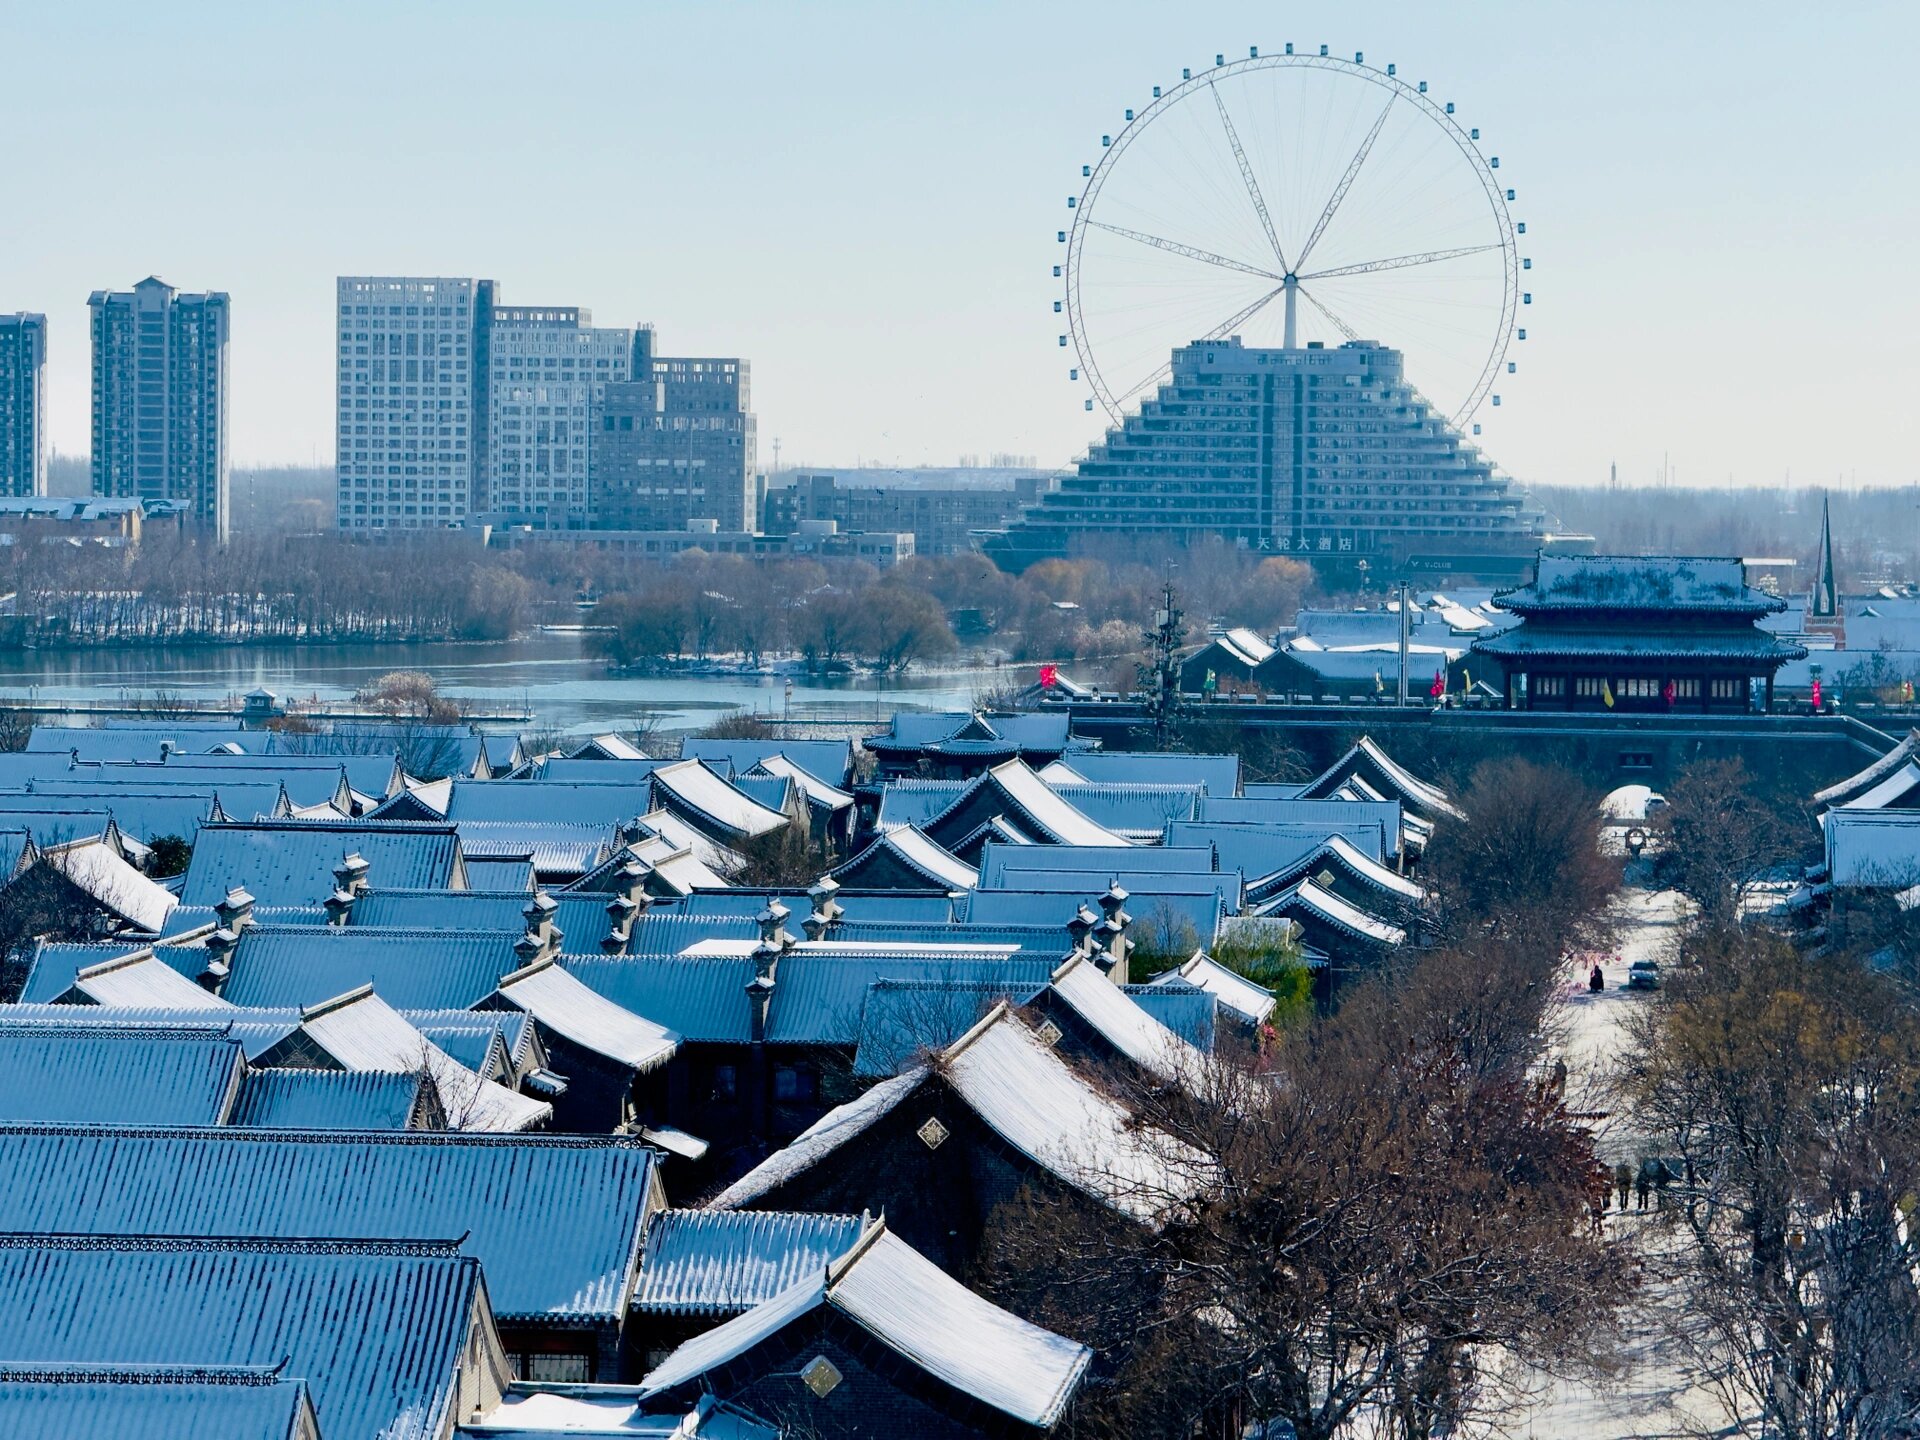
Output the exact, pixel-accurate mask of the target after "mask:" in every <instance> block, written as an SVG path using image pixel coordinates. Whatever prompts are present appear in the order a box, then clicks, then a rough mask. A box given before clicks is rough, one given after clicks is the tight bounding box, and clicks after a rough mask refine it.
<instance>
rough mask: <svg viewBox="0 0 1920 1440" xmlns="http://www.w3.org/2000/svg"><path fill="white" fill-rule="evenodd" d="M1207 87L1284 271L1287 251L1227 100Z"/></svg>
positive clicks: (1262, 224)
mask: <svg viewBox="0 0 1920 1440" xmlns="http://www.w3.org/2000/svg"><path fill="white" fill-rule="evenodd" d="M1207 89H1208V90H1209V91H1210V92H1211V93H1212V95H1213V103H1214V106H1215V107H1216V108H1217V109H1218V110H1219V111H1220V127H1221V128H1222V129H1223V130H1225V131H1226V132H1227V144H1229V145H1231V146H1232V147H1233V158H1234V160H1235V161H1236V162H1237V163H1238V164H1239V166H1240V178H1241V180H1242V181H1244V182H1245V184H1246V187H1247V195H1248V196H1249V198H1251V199H1252V201H1253V208H1254V210H1255V212H1256V213H1257V214H1258V215H1259V216H1260V225H1261V228H1262V229H1264V230H1265V231H1266V232H1267V243H1268V244H1270V245H1272V246H1273V258H1274V259H1276V260H1278V261H1279V262H1280V268H1281V270H1283V271H1284V270H1286V269H1287V252H1286V251H1285V250H1283V249H1281V248H1280V237H1279V236H1278V235H1277V234H1275V233H1274V229H1273V217H1272V216H1271V215H1269V214H1268V213H1267V202H1266V200H1265V199H1264V198H1263V197H1262V196H1261V194H1260V182H1259V181H1258V180H1255V179H1254V178H1253V166H1251V165H1249V164H1248V163H1247V152H1246V151H1245V150H1243V149H1242V148H1241V147H1240V134H1239V132H1238V131H1236V130H1235V129H1234V128H1233V117H1232V116H1231V115H1229V114H1227V102H1226V100H1225V99H1224V98H1223V97H1222V96H1221V94H1220V87H1219V86H1217V85H1209V86H1207Z"/></svg>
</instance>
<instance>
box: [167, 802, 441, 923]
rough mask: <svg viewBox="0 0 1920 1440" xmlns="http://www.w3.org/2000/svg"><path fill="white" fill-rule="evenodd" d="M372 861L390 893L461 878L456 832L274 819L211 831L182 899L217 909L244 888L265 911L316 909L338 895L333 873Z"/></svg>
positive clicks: (376, 881)
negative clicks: (350, 860) (354, 859)
mask: <svg viewBox="0 0 1920 1440" xmlns="http://www.w3.org/2000/svg"><path fill="white" fill-rule="evenodd" d="M351 854H358V855H359V856H360V857H361V858H362V859H364V860H365V861H366V862H367V880H368V883H370V884H373V885H380V886H384V887H387V888H390V889H410V890H444V889H446V888H447V887H448V886H449V885H450V884H451V883H452V881H453V879H454V877H455V875H456V874H457V873H459V872H458V867H459V860H460V844H459V840H458V839H457V838H456V836H455V833H454V829H453V827H452V826H451V825H431V824H415V825H403V824H373V825H363V824H355V823H354V822H352V821H347V820H343V821H324V820H276V821H272V822H270V823H257V824H246V825H205V826H202V827H201V830H200V837H199V839H198V840H197V841H196V842H195V843H194V847H193V859H192V861H190V862H189V864H188V866H187V879H186V884H185V885H184V886H183V887H182V889H181V892H180V902H181V903H182V904H183V905H217V904H219V903H220V902H221V901H222V900H224V899H225V898H226V894H227V891H228V890H229V889H231V888H233V887H235V886H243V887H244V888H245V889H246V890H247V891H248V893H250V894H251V895H252V896H253V898H254V902H255V903H256V904H259V905H317V904H319V903H320V902H321V901H323V900H325V899H326V898H327V896H328V895H330V894H332V893H333V889H334V878H333V871H334V867H335V866H337V865H338V864H339V863H340V862H341V861H342V860H343V859H345V858H346V857H347V856H348V855H351Z"/></svg>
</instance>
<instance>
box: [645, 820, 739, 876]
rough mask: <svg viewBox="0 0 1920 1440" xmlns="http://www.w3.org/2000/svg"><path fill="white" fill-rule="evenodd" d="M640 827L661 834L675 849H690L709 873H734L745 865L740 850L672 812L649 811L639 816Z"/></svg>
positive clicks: (648, 831) (654, 833) (650, 832)
mask: <svg viewBox="0 0 1920 1440" xmlns="http://www.w3.org/2000/svg"><path fill="white" fill-rule="evenodd" d="M640 825H641V828H642V829H644V830H646V831H647V833H648V834H651V835H658V836H660V837H661V838H662V839H663V840H666V841H668V842H669V843H670V844H672V845H673V847H674V848H675V849H676V850H691V851H693V853H694V854H695V855H697V856H698V857H699V858H700V863H701V864H702V865H705V866H706V867H707V868H708V869H709V870H710V871H715V872H717V873H719V874H722V875H725V874H731V873H732V872H734V871H736V870H738V869H739V868H740V866H741V864H742V863H743V860H742V857H741V856H740V854H739V853H738V852H737V851H734V850H731V849H729V848H728V847H727V846H725V845H722V844H721V843H720V842H719V841H717V840H715V839H713V838H712V837H711V836H709V835H706V834H704V833H702V832H701V831H699V830H696V829H694V828H693V826H691V825H689V824H688V823H687V822H686V821H685V820H682V819H681V818H680V817H679V816H678V815H675V814H674V813H673V812H672V811H671V810H659V809H655V810H649V811H648V812H647V813H646V814H644V815H642V816H641V817H640Z"/></svg>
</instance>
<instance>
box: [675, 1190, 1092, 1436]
mask: <svg viewBox="0 0 1920 1440" xmlns="http://www.w3.org/2000/svg"><path fill="white" fill-rule="evenodd" d="M820 1310H826V1311H828V1312H831V1313H833V1314H836V1315H838V1316H842V1317H845V1319H847V1320H850V1321H851V1322H852V1323H853V1325H854V1326H855V1327H856V1328H857V1330H858V1331H859V1333H861V1334H862V1335H864V1336H867V1337H870V1338H871V1339H873V1340H876V1341H878V1342H879V1343H880V1344H881V1345H883V1346H885V1347H886V1348H887V1349H889V1350H891V1351H892V1352H893V1353H894V1354H895V1355H897V1356H898V1357H899V1358H900V1359H901V1360H903V1361H905V1362H906V1363H907V1364H909V1365H911V1366H913V1367H914V1368H915V1369H917V1370H919V1371H921V1372H922V1373H924V1374H926V1375H929V1376H931V1377H932V1378H933V1379H935V1380H937V1381H939V1382H940V1383H941V1384H943V1385H946V1386H948V1387H950V1388H951V1389H953V1390H955V1391H957V1392H959V1393H960V1394H961V1395H963V1396H966V1397H968V1398H969V1399H971V1400H973V1401H975V1402H977V1403H979V1404H982V1405H985V1406H987V1407H989V1408H991V1409H994V1410H997V1411H999V1412H1000V1413H1001V1414H1003V1415H1009V1416H1011V1417H1013V1418H1014V1419H1015V1420H1018V1421H1021V1422H1023V1423H1024V1424H1027V1425H1032V1426H1036V1427H1038V1428H1041V1429H1050V1428H1051V1427H1052V1426H1053V1425H1054V1423H1055V1422H1056V1421H1058V1420H1059V1418H1060V1416H1061V1414H1062V1413H1063V1412H1064V1411H1065V1409H1066V1406H1067V1402H1068V1401H1069V1400H1071V1399H1072V1397H1073V1393H1074V1391H1075V1390H1076V1389H1077V1388H1078V1387H1079V1384H1080V1381H1081V1378H1082V1377H1083V1376H1084V1375H1085V1373H1086V1369H1087V1366H1088V1364H1089V1363H1090V1362H1091V1360H1092V1358H1093V1352H1092V1351H1090V1350H1089V1349H1088V1348H1087V1347H1086V1346H1084V1345H1080V1344H1076V1343H1075V1342H1074V1341H1072V1340H1069V1339H1067V1338H1066V1337H1065V1336H1061V1335H1056V1334H1054V1333H1053V1332H1052V1331H1051V1330H1043V1329H1041V1328H1040V1327H1039V1326H1037V1325H1033V1324H1029V1323H1028V1322H1027V1321H1025V1320H1022V1319H1020V1318H1019V1317H1018V1316H1017V1315H1014V1314H1012V1313H1010V1312H1008V1311H1005V1310H1002V1309H1001V1308H1000V1307H999V1306H997V1305H995V1304H993V1303H992V1302H991V1301H989V1300H986V1299H983V1298H982V1297H981V1296H979V1295H976V1294H974V1293H973V1291H971V1290H969V1289H967V1288H966V1287H965V1286H964V1285H962V1284H961V1283H960V1282H959V1281H957V1280H955V1279H954V1278H953V1277H952V1276H950V1275H948V1274H947V1273H946V1272H945V1271H943V1270H941V1269H940V1267H939V1266H937V1265H935V1264H934V1263H933V1262H932V1261H930V1260H928V1259H926V1258H925V1257H924V1256H922V1255H921V1254H920V1253H919V1252H918V1251H916V1250H914V1249H913V1248H912V1247H911V1246H909V1245H908V1244H907V1243H906V1242H905V1241H904V1240H901V1239H899V1238H898V1237H896V1236H894V1235H891V1234H889V1233H888V1232H887V1229H886V1224H885V1222H884V1221H878V1222H875V1224H874V1225H872V1226H871V1227H870V1228H869V1229H868V1230H867V1232H866V1234H865V1235H863V1236H862V1237H861V1238H860V1239H859V1240H858V1241H856V1242H855V1244H854V1245H853V1246H852V1247H851V1248H850V1249H849V1250H848V1251H847V1252H846V1253H845V1254H844V1255H842V1256H841V1257H839V1258H838V1259H837V1260H836V1261H835V1262H834V1263H833V1264H832V1265H830V1266H826V1267H823V1268H822V1269H821V1270H820V1271H819V1272H818V1273H816V1274H813V1275H809V1276H807V1277H806V1278H804V1279H802V1280H799V1281H796V1282H795V1283H794V1284H793V1285H791V1286H789V1287H788V1288H787V1289H786V1290H784V1291H782V1292H781V1293H780V1294H778V1295H777V1296H775V1297H774V1298H773V1299H771V1300H768V1301H766V1302H765V1303H764V1304H762V1305H759V1306H757V1307H755V1308H754V1309H752V1310H749V1311H748V1312H747V1313H746V1314H744V1315H741V1316H738V1317H736V1318H735V1319H732V1320H729V1321H728V1322H727V1323H726V1324H724V1325H721V1326H719V1327H717V1328H716V1329H713V1330H709V1331H707V1332H706V1333H705V1334H704V1335H699V1336H696V1337H695V1338H693V1339H692V1340H689V1341H687V1342H686V1343H685V1344H684V1345H682V1346H681V1347H680V1348H679V1349H678V1350H675V1351H674V1352H673V1354H671V1355H669V1356H668V1357H667V1359H666V1360H665V1361H664V1362H663V1363H662V1364H660V1365H658V1366H656V1367H655V1368H654V1369H653V1370H652V1371H651V1372H650V1373H649V1374H648V1375H647V1376H646V1377H645V1378H644V1379H643V1380H642V1381H641V1382H640V1383H641V1386H642V1387H643V1389H644V1390H645V1392H646V1393H647V1394H648V1395H662V1394H665V1393H667V1392H670V1391H674V1390H679V1389H682V1388H690V1387H692V1386H694V1385H695V1384H696V1382H701V1381H702V1380H703V1377H705V1376H707V1375H710V1374H713V1373H714V1372H717V1371H721V1370H723V1369H727V1368H729V1367H732V1368H735V1369H736V1370H737V1369H740V1368H745V1367H744V1366H743V1365H742V1362H743V1360H744V1358H745V1357H746V1356H748V1355H749V1354H750V1353H751V1352H752V1351H753V1350H754V1349H755V1348H757V1347H758V1346H760V1345H762V1344H764V1343H765V1342H767V1341H769V1340H771V1339H773V1338H774V1337H775V1336H777V1335H779V1334H780V1332H781V1331H783V1330H785V1329H787V1328H788V1327H789V1326H791V1325H794V1324H796V1323H799V1322H801V1321H803V1320H805V1319H807V1318H808V1317H809V1316H811V1315H813V1314H814V1313H815V1312H817V1311H820Z"/></svg>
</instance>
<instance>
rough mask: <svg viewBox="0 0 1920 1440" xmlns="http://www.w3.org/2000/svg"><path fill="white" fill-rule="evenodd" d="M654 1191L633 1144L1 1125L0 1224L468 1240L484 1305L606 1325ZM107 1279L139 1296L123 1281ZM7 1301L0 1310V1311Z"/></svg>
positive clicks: (94, 1314) (627, 1278)
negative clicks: (482, 1274) (482, 1280)
mask: <svg viewBox="0 0 1920 1440" xmlns="http://www.w3.org/2000/svg"><path fill="white" fill-rule="evenodd" d="M654 1193H655V1181H654V1176H653V1160H652V1152H651V1151H650V1150H648V1149H647V1148H646V1147H645V1146H643V1145H641V1144H639V1143H638V1142H636V1141H623V1140H612V1139H598V1138H588V1137H584V1136H558V1135H538V1136H536V1135H476V1134H467V1133H459V1132H424V1131H393V1132H363V1133H356V1132H351V1131H332V1132H329V1131H294V1130H237V1129H231V1128H229V1129H220V1130H190V1129H179V1130H155V1129H142V1128H137V1127H111V1126H77V1125H64V1126H22V1125H4V1126H0V1231H13V1232H23V1233H34V1234H48V1233H55V1232H61V1231H65V1232H71V1233H76V1234H82V1235H117V1234H149V1235H203V1236H205V1235H231V1234H250V1235H300V1236H308V1237H313V1238H316V1239H333V1240H350V1239H353V1238H356V1237H365V1236H374V1237H389V1236H412V1237H419V1236H444V1237H458V1236H460V1235H463V1234H464V1235H466V1236H467V1241H466V1244H465V1246H464V1250H465V1253H467V1254H469V1255H474V1256H477V1257H479V1259H480V1260H481V1261H483V1262H484V1263H485V1265H486V1276H487V1282H486V1283H487V1290H488V1292H489V1294H490V1295H491V1297H492V1300H493V1308H494V1310H495V1311H496V1312H497V1313H498V1314H501V1315H505V1316H543V1317H549V1318H552V1319H556V1320H558V1319H575V1320H596V1319H599V1320H617V1319H618V1317H619V1316H620V1315H621V1314H622V1313H623V1312H624V1311H625V1309H626V1306H627V1301H628V1298H629V1296H630V1294H631V1288H630V1284H631V1278H632V1274H633V1268H634V1264H635V1262H636V1260H637V1259H638V1256H639V1249H640V1233H641V1223H642V1217H643V1213H644V1212H645V1210H646V1209H647V1208H649V1207H650V1205H651V1204H652V1196H653V1194H654ZM105 1289H111V1290H112V1291H113V1292H114V1293H116V1294H120V1295H127V1294H131V1293H135V1292H133V1291H132V1290H130V1289H129V1288H128V1285H127V1284H126V1283H125V1282H122V1283H117V1284H114V1285H111V1286H107V1287H105ZM95 1293H96V1294H98V1293H105V1291H104V1290H101V1291H96V1292H95ZM259 1299H260V1300H261V1302H263V1303H264V1301H265V1299H266V1297H265V1296H261V1297H259ZM13 1308H14V1307H13V1306H12V1305H10V1304H0V1313H4V1312H7V1311H9V1310H11V1309H13ZM115 1311H116V1313H119V1314H123V1315H126V1316H127V1317H129V1318H128V1322H127V1324H128V1327H129V1328H130V1329H132V1330H134V1331H135V1332H136V1333H137V1334H139V1335H142V1336H145V1337H147V1338H148V1339H149V1341H150V1340H151V1337H152V1335H153V1334H154V1333H156V1332H155V1331H153V1330H152V1329H151V1326H150V1317H149V1316H147V1315H145V1314H143V1313H141V1311H140V1307H139V1306H138V1305H128V1306H123V1307H115ZM86 1319H87V1323H89V1324H91V1325H94V1326H96V1327H97V1328H101V1329H105V1328H107V1327H103V1326H99V1321H100V1319H101V1312H100V1309H99V1307H98V1306H94V1305H89V1307H88V1315H87V1317H86ZM3 1324H4V1321H0V1325H3ZM329 1328H339V1327H337V1326H332V1327H329ZM380 1328H381V1330H382V1331H383V1332H384V1331H385V1330H386V1329H387V1328H389V1327H388V1326H387V1325H386V1324H385V1323H383V1324H382V1326H381V1327H380ZM5 1338H6V1337H5V1333H4V1330H3V1329H0V1355H7V1354H14V1355H19V1354H24V1353H31V1352H26V1351H22V1350H20V1349H19V1348H17V1347H13V1346H8V1345H6V1344H5V1343H4V1342H5ZM283 1353H284V1351H282V1352H276V1353H275V1354H274V1356H273V1358H274V1359H275V1360H277V1359H279V1358H280V1354H283ZM149 1358H154V1357H149ZM202 1358H206V1357H204V1355H203V1357H202ZM321 1419H322V1423H324V1422H325V1419H326V1411H325V1408H324V1406H323V1407H322V1411H321ZM349 1433H351V1432H349Z"/></svg>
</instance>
